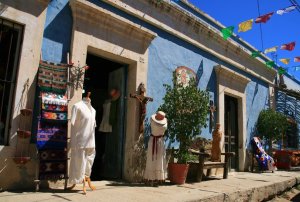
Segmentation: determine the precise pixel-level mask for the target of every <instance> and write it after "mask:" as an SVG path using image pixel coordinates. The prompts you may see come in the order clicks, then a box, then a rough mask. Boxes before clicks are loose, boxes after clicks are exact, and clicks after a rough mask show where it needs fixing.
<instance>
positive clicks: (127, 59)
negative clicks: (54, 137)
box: [70, 0, 156, 181]
mask: <svg viewBox="0 0 300 202" xmlns="http://www.w3.org/2000/svg"><path fill="white" fill-rule="evenodd" d="M70 5H71V8H72V13H73V17H74V24H73V36H72V44H71V53H72V54H71V58H72V61H79V62H80V63H81V64H85V61H86V54H87V52H91V53H94V54H96V55H99V56H102V57H105V58H108V59H111V60H114V61H117V62H121V63H123V64H124V63H125V64H127V65H128V84H127V91H128V92H135V91H136V90H137V87H138V85H139V84H140V83H141V82H143V83H144V84H147V69H148V51H147V49H148V45H149V43H150V42H151V40H152V39H153V38H154V37H155V36H156V34H155V33H154V32H152V31H150V30H148V29H146V28H142V27H139V26H137V25H136V24H134V23H133V22H130V21H128V20H127V19H124V18H122V17H120V16H118V15H116V14H114V13H111V12H110V11H107V10H105V9H102V8H101V7H97V6H95V5H94V4H91V3H89V2H86V1H82V0H71V1H70ZM112 33H113V34H112ZM127 97H129V95H127ZM79 99H81V90H78V91H74V96H73V98H72V100H71V102H70V106H72V104H74V103H75V102H77V101H78V100H79ZM137 110H138V103H137V102H136V101H135V100H134V99H127V112H128V113H127V115H126V133H125V151H124V155H125V156H124V160H125V162H124V170H123V174H124V178H125V179H127V180H131V181H134V180H139V179H138V178H140V177H141V174H140V173H139V172H140V171H137V172H138V173H135V172H134V168H135V167H137V165H135V163H136V161H137V160H138V159H135V156H136V155H137V154H135V151H134V149H135V146H136V144H137V143H138V141H139V137H140V134H138V132H137V131H138V130H137V126H138V125H137V123H138V116H137Z"/></svg>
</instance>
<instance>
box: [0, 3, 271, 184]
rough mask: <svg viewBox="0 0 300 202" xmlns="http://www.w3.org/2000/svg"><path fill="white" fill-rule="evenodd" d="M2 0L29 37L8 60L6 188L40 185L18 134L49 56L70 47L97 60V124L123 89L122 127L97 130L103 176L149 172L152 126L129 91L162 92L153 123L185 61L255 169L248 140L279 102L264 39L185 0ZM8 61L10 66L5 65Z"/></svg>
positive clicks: (92, 77)
mask: <svg viewBox="0 0 300 202" xmlns="http://www.w3.org/2000/svg"><path fill="white" fill-rule="evenodd" d="M0 3H1V4H0V23H2V24H1V26H2V27H4V26H5V27H6V29H13V30H15V29H17V27H18V29H20V30H21V31H20V32H18V33H19V35H18V36H19V37H20V40H19V42H16V43H19V45H15V46H16V48H15V52H16V53H17V54H13V56H11V57H14V60H13V61H14V63H12V64H10V63H9V65H11V68H13V69H14V70H13V71H14V72H15V73H14V74H11V76H10V79H11V80H13V81H14V82H13V84H12V85H11V87H10V88H11V91H10V94H9V99H10V100H11V102H10V103H12V104H11V105H8V104H7V106H5V105H4V104H2V105H1V107H2V108H5V107H6V109H11V110H7V111H5V113H4V111H3V112H1V113H2V114H1V122H3V123H4V124H3V125H4V126H3V131H4V132H1V134H2V135H1V138H2V139H1V145H0V178H1V181H0V189H11V188H22V187H30V186H34V179H35V178H36V176H35V175H36V169H37V161H36V160H35V158H34V156H35V155H36V151H35V145H34V143H31V144H28V142H24V141H23V142H22V141H19V140H18V138H17V137H16V131H17V130H18V128H19V126H20V121H21V119H20V108H22V107H23V108H24V107H27V108H31V109H33V108H34V101H35V99H37V96H36V93H35V89H36V76H37V71H38V64H39V61H40V59H42V60H46V61H50V62H54V63H67V58H68V57H67V55H68V53H69V58H70V60H71V61H72V62H73V63H74V65H78V66H84V65H85V64H87V65H89V66H90V68H89V69H88V70H87V71H86V73H85V78H84V80H83V82H82V85H83V89H85V90H88V91H91V92H92V95H91V98H92V104H93V106H94V108H95V109H96V110H97V113H98V114H99V115H98V117H97V119H98V123H99V120H101V116H100V114H101V113H102V103H103V102H104V101H105V99H107V93H108V91H109V89H111V88H118V89H120V91H121V97H120V105H119V110H118V114H117V116H118V121H117V128H118V130H117V131H118V132H116V134H115V136H106V139H105V140H103V137H102V136H101V137H100V135H101V134H99V136H98V138H97V137H96V141H98V145H99V147H98V148H102V147H104V146H105V149H104V150H105V151H104V152H103V151H100V150H97V153H101V152H102V153H105V155H106V158H107V159H109V160H104V161H103V160H101V159H97V157H96V159H95V166H96V167H97V166H98V168H99V170H97V169H94V170H93V174H92V177H93V176H94V179H95V180H99V179H101V178H107V179H112V178H117V179H125V180H129V181H140V179H141V177H142V175H143V169H144V159H143V158H144V155H143V152H144V150H145V149H144V137H145V136H147V135H149V134H147V130H145V131H146V132H145V133H139V130H138V128H139V102H138V101H137V100H135V99H132V98H130V96H129V95H130V93H136V91H137V89H138V86H139V85H140V83H143V84H144V85H145V87H146V90H147V92H146V94H147V96H149V97H152V98H153V99H154V101H153V102H149V103H148V104H147V114H146V122H145V125H146V127H145V128H146V129H147V123H148V117H150V115H151V114H153V113H154V112H155V111H156V110H157V108H158V107H159V106H160V104H161V103H162V98H163V96H164V94H165V90H164V87H163V84H165V83H168V84H170V83H171V82H172V72H173V71H174V70H175V69H176V68H177V67H180V66H184V67H188V68H189V69H192V70H193V71H194V72H196V73H197V76H198V78H199V84H198V87H199V88H200V89H203V90H204V89H207V90H208V91H209V93H210V100H211V103H212V104H213V105H214V106H216V111H215V112H213V113H214V115H215V122H219V123H221V126H222V130H223V131H224V134H225V138H224V143H225V146H224V150H226V151H234V152H236V154H237V155H236V158H235V159H234V160H233V163H232V165H231V168H232V169H233V170H237V171H245V170H248V161H249V159H248V158H247V148H248V146H249V140H250V138H251V137H252V136H254V135H255V123H256V121H257V117H258V114H259V112H260V111H261V110H262V109H265V108H268V107H269V106H270V105H271V106H273V105H274V104H275V103H274V101H275V93H274V92H275V91H274V88H273V87H274V79H275V76H276V71H275V70H274V69H268V68H266V67H265V62H266V61H268V60H269V59H268V58H267V57H265V56H261V57H260V58H258V59H255V58H252V57H251V52H253V51H254V50H255V48H253V47H252V46H251V45H249V44H248V43H247V42H245V41H243V40H242V39H240V38H238V37H236V36H235V35H234V36H233V37H231V38H230V39H228V40H224V39H223V38H222V35H221V32H220V30H221V29H222V28H224V26H223V25H222V24H220V23H219V22H217V21H215V20H214V19H213V18H211V17H210V16H208V15H207V14H205V13H203V12H202V11H200V10H199V9H197V8H195V7H194V6H193V5H191V4H189V3H188V2H187V1H186V0H181V1H170V0H163V1H156V0H122V1H116V0H103V1H98V0H89V1H86V0H69V1H68V0H60V1H58V0H52V1H47V0H38V1H33V0H32V1H26V3H25V2H24V1H21V0H16V1H8V0H7V1H6V0H0ZM3 41H4V40H2V41H1V40H0V42H1V45H2V44H4V45H5V43H8V42H5V43H4V42H3ZM5 41H8V39H6V40H5ZM4 45H3V46H4ZM5 64H8V62H6V63H5ZM0 65H2V64H1V63H0ZM6 66H7V65H6ZM6 66H5V65H2V66H1V68H2V69H4V70H6V69H5V67H6ZM2 69H1V71H2ZM4 70H3V71H4ZM1 74H2V73H1ZM3 80H8V78H4V79H3ZM1 82H3V81H2V80H1ZM1 85H4V84H1ZM27 86H28V87H27ZM24 89H25V90H24ZM83 89H82V88H72V90H71V92H70V96H71V97H70V98H71V100H70V103H69V106H70V107H69V112H70V109H71V106H72V105H73V104H74V103H76V102H78V101H79V100H81V97H82V91H83ZM24 92H25V93H24ZM1 93H2V92H1ZM1 96H4V93H2V94H1ZM5 96H6V94H5ZM1 99H3V97H2V98H1ZM208 116H209V115H208ZM3 117H4V118H3ZM208 119H209V117H208ZM34 120H35V117H33V120H32V122H34ZM33 125H34V124H33ZM96 135H97V134H96ZM102 135H103V134H102ZM201 136H202V137H205V138H208V139H211V138H212V131H211V128H209V127H208V128H203V130H202V133H201ZM101 142H102V143H101ZM103 142H105V144H104V143H103ZM103 144H104V145H103ZM20 145H23V146H24V147H26V148H27V147H28V151H27V155H28V156H30V157H32V158H31V161H29V162H28V163H27V164H26V165H24V166H21V167H18V166H17V165H16V164H15V163H14V161H13V157H15V156H16V155H17V154H16V153H18V151H17V150H18V148H19V146H20ZM96 145H97V142H96ZM18 155H20V154H18ZM103 165H105V166H104V167H105V168H102V167H103ZM101 166H102V167H101ZM99 173H101V174H100V175H98V174H99ZM5 176H10V177H5ZM20 182H22V184H20Z"/></svg>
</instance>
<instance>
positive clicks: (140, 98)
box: [130, 83, 153, 133]
mask: <svg viewBox="0 0 300 202" xmlns="http://www.w3.org/2000/svg"><path fill="white" fill-rule="evenodd" d="M145 92H146V88H145V85H144V84H143V83H141V84H140V85H139V87H138V94H137V93H136V94H131V93H130V97H131V98H135V99H137V100H138V101H139V102H140V120H139V132H140V133H143V132H144V120H145V117H146V106H147V103H148V102H152V101H153V98H151V97H146V96H145Z"/></svg>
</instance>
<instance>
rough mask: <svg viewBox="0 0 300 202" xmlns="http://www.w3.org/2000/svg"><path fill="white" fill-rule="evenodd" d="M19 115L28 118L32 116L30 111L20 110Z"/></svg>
mask: <svg viewBox="0 0 300 202" xmlns="http://www.w3.org/2000/svg"><path fill="white" fill-rule="evenodd" d="M21 114H22V115H23V116H30V115H31V114H32V110H31V109H21Z"/></svg>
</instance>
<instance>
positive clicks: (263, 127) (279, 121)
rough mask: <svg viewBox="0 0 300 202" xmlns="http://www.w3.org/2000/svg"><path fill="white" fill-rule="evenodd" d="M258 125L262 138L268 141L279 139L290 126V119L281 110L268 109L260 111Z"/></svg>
mask: <svg viewBox="0 0 300 202" xmlns="http://www.w3.org/2000/svg"><path fill="white" fill-rule="evenodd" d="M256 127H257V131H258V133H259V136H260V137H261V138H265V139H267V140H268V141H272V140H279V139H280V138H281V135H282V133H285V132H286V130H287V128H288V121H287V118H286V116H285V115H283V114H281V113H280V112H276V111H274V110H272V109H267V110H262V111H261V112H260V114H259V116H258V120H257V125H256Z"/></svg>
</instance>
